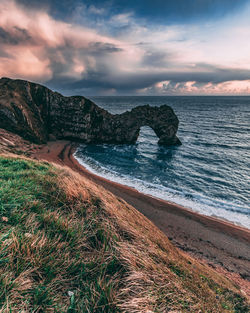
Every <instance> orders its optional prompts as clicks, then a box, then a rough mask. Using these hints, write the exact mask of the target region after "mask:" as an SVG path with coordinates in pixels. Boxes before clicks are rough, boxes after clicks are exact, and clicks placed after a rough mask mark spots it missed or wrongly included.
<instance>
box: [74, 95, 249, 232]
mask: <svg viewBox="0 0 250 313" xmlns="http://www.w3.org/2000/svg"><path fill="white" fill-rule="evenodd" d="M91 100H93V101H94V102H95V103H96V104H98V105H99V106H100V107H103V108H104V109H106V110H108V111H110V112H111V113H122V112H124V111H126V110H131V109H132V108H133V107H135V106H138V105H144V104H149V105H152V106H160V105H162V104H167V105H170V106H171V107H172V108H173V109H174V111H175V113H176V114H177V116H178V118H179V121H180V124H179V130H178V133H177V135H178V137H179V138H180V140H181V141H182V146H178V147H162V146H158V144H157V141H158V138H157V137H156V135H155V133H154V131H153V130H152V129H151V128H149V127H142V128H141V130H140V136H139V138H138V141H137V143H136V144H135V145H107V144H102V145H100V144H99V145H92V144H90V145H85V144H83V145H81V146H80V147H79V148H78V150H77V151H76V154H75V156H76V157H77V159H78V160H79V161H80V162H81V163H82V164H83V165H84V166H85V167H86V168H88V169H89V170H91V171H92V172H94V173H96V174H98V175H100V176H103V177H105V178H108V179H110V180H112V181H116V182H119V183H121V184H125V185H128V186H131V187H134V188H135V189H137V190H138V191H141V192H143V193H145V194H149V195H152V196H155V197H158V198H161V199H165V200H168V201H171V202H174V203H177V204H180V205H183V206H185V207H188V208H190V209H192V210H194V211H197V212H200V213H202V214H205V215H209V216H215V217H219V218H222V219H226V220H229V221H231V222H233V223H235V224H238V225H242V226H245V227H247V228H250V97H165V96H164V97H150V96H149V97H146V96H145V97H144V96H143V97H92V98H91Z"/></svg>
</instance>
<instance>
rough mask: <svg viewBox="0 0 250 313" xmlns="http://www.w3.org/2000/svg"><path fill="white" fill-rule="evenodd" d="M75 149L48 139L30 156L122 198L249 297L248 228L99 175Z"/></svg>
mask: <svg viewBox="0 0 250 313" xmlns="http://www.w3.org/2000/svg"><path fill="white" fill-rule="evenodd" d="M75 149H76V144H72V143H71V142H69V141H51V142H49V143H48V144H47V145H45V146H43V148H41V149H40V150H37V151H36V152H34V155H33V157H34V158H36V159H40V160H47V161H52V162H57V163H59V164H62V165H67V166H69V167H71V168H72V169H74V170H76V171H78V172H79V173H81V174H82V175H84V176H85V177H87V178H88V179H90V180H92V181H94V182H95V183H96V184H99V185H101V186H103V187H104V188H106V189H107V190H109V191H110V192H112V193H113V194H115V195H116V196H118V197H120V198H122V199H124V200H125V201H127V202H128V203H129V204H131V205H132V206H134V207H135V208H136V209H137V210H138V211H140V212H141V213H142V214H144V215H145V216H146V217H147V218H148V219H150V220H151V221H152V222H153V223H154V224H155V225H156V226H157V227H158V228H159V229H161V230H162V231H163V232H164V233H165V234H166V235H167V236H168V238H169V239H170V240H171V241H172V243H173V244H174V245H175V246H177V247H178V248H180V249H181V250H183V251H185V253H188V254H190V255H192V256H193V257H195V258H196V259H200V260H202V261H203V262H206V263H208V264H209V265H210V266H211V267H213V268H215V269H216V270H217V271H218V272H220V273H223V274H224V275H226V276H227V277H228V278H229V279H231V280H233V281H235V282H236V283H237V284H239V285H240V286H241V288H242V290H243V291H244V292H245V293H246V294H247V295H248V296H250V230H248V229H246V228H243V227H240V226H237V225H234V224H232V223H229V222H227V221H224V220H220V219H217V218H214V217H208V216H204V215H201V214H199V213H196V212H193V211H191V210H189V209H186V208H184V207H181V206H179V205H177V204H173V203H170V202H167V201H164V200H161V199H157V198H153V197H151V196H149V195H145V194H142V193H140V192H138V191H136V190H135V189H133V188H130V187H127V186H124V185H121V184H118V183H115V182H112V181H109V180H107V179H105V178H102V177H99V176H97V175H95V174H93V173H91V172H89V171H88V170H86V169H85V168H84V167H83V166H82V165H80V164H79V163H78V161H77V160H76V159H75V158H74V156H73V153H74V151H75Z"/></svg>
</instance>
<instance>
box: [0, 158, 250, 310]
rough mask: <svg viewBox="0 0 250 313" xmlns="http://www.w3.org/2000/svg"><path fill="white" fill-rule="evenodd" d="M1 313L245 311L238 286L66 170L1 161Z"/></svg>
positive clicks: (123, 204) (121, 203) (118, 201)
mask: <svg viewBox="0 0 250 313" xmlns="http://www.w3.org/2000/svg"><path fill="white" fill-rule="evenodd" d="M0 216H1V220H0V225H1V227H0V274H1V280H0V308H1V309H0V312H132V313H133V312H148V313H149V312H172V313H173V312H218V313H222V312H248V307H247V303H246V300H245V299H244V298H243V296H242V295H241V294H240V291H239V287H237V286H235V285H233V284H232V283H231V282H230V281H228V280H227V279H226V278H224V277H222V276H220V275H218V274H217V273H216V272H214V271H213V270H212V269H210V268H208V267H206V266H203V265H201V264H200V263H199V262H197V261H195V260H194V259H192V258H191V257H188V256H187V255H186V254H184V253H182V252H181V251H180V250H178V249H176V248H175V247H174V246H173V245H172V244H171V243H170V242H169V240H168V239H167V237H166V236H165V235H164V234H163V233H162V232H161V231H160V230H159V229H158V228H156V227H155V226H154V225H153V224H152V223H151V222H150V221H149V220H147V219H146V218H145V217H144V216H143V215H142V214H140V213H139V212H138V211H137V210H135V209H134V208H133V207H131V206H129V205H128V204H127V203H126V202H124V201H123V200H121V199H119V198H116V197H115V196H113V195H112V194H111V193H109V192H108V191H106V190H105V189H103V188H102V187H100V186H97V185H95V184H94V183H93V182H90V181H89V180H87V179H86V178H84V177H82V176H81V175H80V174H78V173H76V172H74V171H72V170H70V169H69V168H67V167H60V166H58V165H53V164H50V163H47V162H39V161H33V160H31V159H27V158H24V157H20V156H17V155H13V154H12V155H11V154H2V155H1V157H0Z"/></svg>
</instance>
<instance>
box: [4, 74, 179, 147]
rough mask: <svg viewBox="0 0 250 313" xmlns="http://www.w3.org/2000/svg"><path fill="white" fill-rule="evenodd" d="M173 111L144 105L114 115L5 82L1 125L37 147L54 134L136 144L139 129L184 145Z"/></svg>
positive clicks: (163, 140) (164, 142)
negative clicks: (151, 131) (144, 128)
mask: <svg viewBox="0 0 250 313" xmlns="http://www.w3.org/2000/svg"><path fill="white" fill-rule="evenodd" d="M178 124H179V121H178V118H177V116H176V115H175V113H174V111H173V110H172V108H170V107H169V106H167V105H163V106H161V107H150V106H149V105H145V106H139V107H136V108H134V109H133V110H131V111H129V112H125V113H123V114H116V115H113V114H111V113H109V112H108V111H106V110H104V109H102V108H100V107H98V106H97V105H96V104H95V103H93V102H92V101H90V100H89V99H86V98H85V97H82V96H73V97H64V96H63V95H61V94H59V93H57V92H53V91H52V90H50V89H48V88H46V87H44V86H42V85H39V84H35V83H31V82H28V81H24V80H12V79H9V78H2V79H0V127H1V128H4V129H6V130H8V131H11V132H14V133H17V134H19V135H20V136H22V137H23V138H25V139H28V140H31V141H33V142H36V143H45V142H47V141H48V139H49V137H50V135H52V137H55V138H57V139H70V140H75V141H80V142H85V143H115V144H133V143H135V142H136V140H137V138H138V136H139V132H140V127H142V126H149V127H151V128H152V129H153V130H154V131H155V133H156V135H157V136H158V138H159V142H158V143H159V144H162V145H176V144H181V142H180V140H179V139H178V137H177V136H176V132H177V130H178Z"/></svg>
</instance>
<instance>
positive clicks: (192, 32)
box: [0, 0, 250, 95]
mask: <svg viewBox="0 0 250 313" xmlns="http://www.w3.org/2000/svg"><path fill="white" fill-rule="evenodd" d="M85 11H86V12H85ZM90 11H92V13H91V14H95V15H99V16H100V20H99V23H97V25H96V27H94V26H93V23H91V22H88V13H89V12H90ZM80 12H85V13H83V14H82V13H81V16H84V18H83V19H81V23H80V24H79V23H78V22H76V21H79V18H80V17H79V16H78V17H77V19H76V20H74V22H72V21H71V22H69V21H63V20H61V19H59V18H55V17H53V16H52V15H51V14H50V13H49V11H48V9H47V6H46V5H45V7H43V8H39V7H30V8H27V7H26V6H25V5H20V4H18V3H16V2H15V1H14V0H8V1H7V0H2V1H1V2H0V45H1V50H0V51H1V52H0V76H9V77H13V78H22V79H29V80H35V81H37V82H41V83H45V84H46V85H48V86H49V87H51V88H55V89H57V90H60V91H63V92H64V93H66V94H74V93H81V94H84V93H87V94H91V95H93V94H97V93H99V94H103V93H108V92H112V93H118V94H128V93H133V94H137V93H151V94H153V93H155V94H161V93H162V94H166V93H170V94H172V93H173V94H176V93H179V94H186V93H191V94H193V93H212V92H215V93H218V92H219V90H220V91H221V92H223V91H222V89H223V88H224V89H225V92H226V91H227V92H235V93H237V92H239V90H242V92H244V93H246V92H250V91H249V88H248V86H249V81H250V66H249V64H247V60H248V55H249V53H250V47H249V46H248V45H244V46H243V47H242V48H241V49H239V48H238V46H239V45H240V44H243V43H245V42H247V41H246V39H247V38H248V36H249V31H247V27H246V25H248V24H242V23H243V22H242V23H241V24H240V23H238V24H237V25H235V26H230V27H231V28H230V33H229V27H226V26H225V25H228V24H227V23H228V21H227V20H223V23H219V22H218V24H215V23H213V24H210V23H207V24H204V25H203V28H202V30H201V28H200V25H196V24H194V25H189V26H187V25H181V24H179V25H169V26H164V25H157V26H152V25H151V26H148V25H145V23H144V22H142V21H141V20H137V19H136V16H135V15H134V14H133V13H132V12H127V13H120V14H114V15H113V16H109V17H108V16H107V15H105V14H107V10H106V9H105V10H104V9H103V11H102V9H101V8H99V6H96V5H95V6H94V5H92V6H87V5H82V4H81V11H80ZM103 14H104V15H105V19H104V17H103ZM89 20H91V16H90V17H89ZM244 23H245V22H244ZM246 23H248V22H246ZM235 24H236V23H235ZM86 25H87V26H86ZM102 26H103V27H102ZM216 27H217V28H216ZM215 28H216V31H215ZM242 29H244V30H245V31H244V32H242ZM114 30H115V31H114ZM240 30H241V31H240ZM232 34H235V38H234V40H233V41H232V38H231V37H230V36H231V35H232ZM235 42H236V43H237V45H236V44H235ZM224 47H226V50H225V48H224ZM218 64H220V65H218ZM237 81H238V82H241V83H237Z"/></svg>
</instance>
